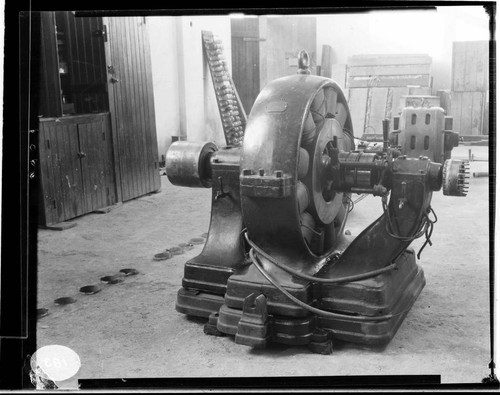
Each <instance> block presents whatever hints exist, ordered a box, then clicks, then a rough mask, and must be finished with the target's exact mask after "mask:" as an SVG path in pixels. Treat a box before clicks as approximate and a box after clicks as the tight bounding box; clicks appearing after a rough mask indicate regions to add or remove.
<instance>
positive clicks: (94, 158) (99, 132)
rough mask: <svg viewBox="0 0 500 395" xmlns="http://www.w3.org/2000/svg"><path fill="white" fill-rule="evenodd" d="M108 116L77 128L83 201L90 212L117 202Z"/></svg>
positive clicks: (97, 118)
mask: <svg viewBox="0 0 500 395" xmlns="http://www.w3.org/2000/svg"><path fill="white" fill-rule="evenodd" d="M108 123H109V119H108V117H106V116H100V117H96V119H95V121H93V122H88V123H81V124H79V125H78V140H79V145H80V156H81V162H82V166H81V168H82V185H83V192H84V194H83V199H84V203H85V206H86V208H87V210H86V211H87V212H91V211H95V210H98V209H100V208H103V207H106V206H111V205H112V204H114V203H116V196H115V188H114V184H115V180H114V171H113V160H112V152H111V144H110V141H111V131H110V128H109V125H108Z"/></svg>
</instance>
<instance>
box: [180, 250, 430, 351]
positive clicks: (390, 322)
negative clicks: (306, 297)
mask: <svg viewBox="0 0 500 395" xmlns="http://www.w3.org/2000/svg"><path fill="white" fill-rule="evenodd" d="M395 263H396V269H395V270H391V271H389V272H386V273H383V274H380V275H378V276H376V277H373V278H370V279H366V280H361V281H354V282H351V283H345V284H332V285H326V284H314V285H312V284H308V287H309V286H313V287H314V292H313V293H314V294H315V295H318V298H317V299H316V301H315V303H314V304H313V306H314V307H316V308H319V309H321V310H326V311H330V312H333V313H336V314H341V315H342V317H340V318H330V317H323V316H318V315H315V314H311V313H308V314H307V315H306V316H286V315H284V314H280V312H279V311H276V308H275V309H274V310H273V313H272V314H271V313H270V312H268V308H267V306H268V302H269V300H267V299H266V297H265V296H264V295H263V294H259V293H256V292H253V293H251V294H249V295H248V296H247V297H246V298H245V303H244V304H243V306H242V308H234V307H230V306H228V305H227V304H225V303H224V296H223V295H216V294H212V293H207V292H201V291H198V290H187V289H184V288H181V289H180V290H179V292H178V296H177V304H176V309H177V311H179V312H181V313H184V314H188V315H195V316H199V317H206V318H209V316H210V318H211V321H210V325H211V327H212V329H214V330H215V329H217V331H218V332H220V334H226V335H232V336H235V341H236V343H240V344H245V345H248V346H252V347H264V346H265V345H266V344H268V343H270V342H276V343H283V344H288V345H309V346H310V347H309V348H310V349H311V350H312V351H314V352H320V353H326V351H328V350H330V349H331V347H330V346H331V341H332V340H333V341H335V340H343V341H348V342H353V343H361V344H366V345H383V344H386V343H388V342H389V341H390V340H391V339H392V338H393V337H394V335H395V334H396V332H397V330H398V328H399V326H400V325H401V323H402V322H403V320H404V318H405V317H406V315H407V313H408V312H409V310H410V309H411V307H412V306H413V304H414V302H415V300H416V299H417V297H418V295H419V294H420V292H421V291H422V289H423V287H424V286H425V277H424V273H423V270H422V268H421V267H420V266H419V265H417V264H416V260H415V253H414V251H413V250H412V249H408V250H406V251H405V252H404V253H403V254H401V255H400V256H399V258H398V259H397V260H396V262H395ZM253 285H254V284H251V287H250V288H254V287H253ZM256 301H257V304H256ZM290 303H292V302H290ZM275 307H276V306H275ZM288 310H289V309H284V310H283V311H285V312H286V311H288ZM380 316H387V318H386V319H382V320H377V317H380ZM357 317H365V319H366V321H363V322H360V321H359V320H357V319H356V318H357ZM370 318H372V319H373V320H370ZM206 333H208V334H210V331H208V332H207V331H206ZM315 350H316V351H315Z"/></svg>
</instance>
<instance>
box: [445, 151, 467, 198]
mask: <svg viewBox="0 0 500 395" xmlns="http://www.w3.org/2000/svg"><path fill="white" fill-rule="evenodd" d="M469 177H470V174H469V161H467V160H460V159H447V160H446V161H445V162H444V164H443V178H442V186H443V194H444V195H446V196H467V192H468V189H469Z"/></svg>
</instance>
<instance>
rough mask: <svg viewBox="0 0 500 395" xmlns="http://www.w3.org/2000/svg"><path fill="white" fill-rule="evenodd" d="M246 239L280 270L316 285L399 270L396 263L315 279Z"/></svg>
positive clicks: (355, 279)
mask: <svg viewBox="0 0 500 395" xmlns="http://www.w3.org/2000/svg"><path fill="white" fill-rule="evenodd" d="M245 238H246V240H247V241H248V244H250V246H251V247H252V249H254V250H255V251H257V252H258V253H259V254H260V255H262V256H263V257H264V258H266V259H267V260H268V261H269V262H271V263H272V264H273V265H275V266H277V267H279V268H280V269H282V270H284V271H286V272H287V273H289V274H291V275H293V276H295V277H298V278H302V279H304V280H308V281H312V282H315V283H321V284H341V283H349V282H353V281H360V280H365V279H367V278H371V277H375V276H378V275H379V274H382V273H386V272H388V271H391V270H397V266H396V264H395V263H392V264H390V265H388V266H385V267H383V268H381V269H377V270H372V271H370V272H366V273H361V274H355V275H352V276H344V277H338V278H333V279H332V278H321V277H315V276H310V275H308V274H304V273H300V272H298V271H296V270H294V269H291V268H289V267H288V266H286V265H283V264H281V263H280V262H279V261H278V260H276V259H275V258H273V257H272V256H271V255H269V254H268V253H267V252H265V251H264V250H262V249H261V248H260V247H259V246H257V245H256V244H255V243H254V242H253V241H252V240H250V238H249V237H248V233H245Z"/></svg>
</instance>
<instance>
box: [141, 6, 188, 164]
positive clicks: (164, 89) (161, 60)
mask: <svg viewBox="0 0 500 395" xmlns="http://www.w3.org/2000/svg"><path fill="white" fill-rule="evenodd" d="M147 26H148V31H149V38H150V39H149V41H150V47H151V66H152V74H153V92H154V105H155V117H156V135H157V139H158V155H159V158H160V159H161V156H162V155H165V152H166V151H167V149H168V147H169V146H170V144H171V142H172V136H178V135H179V134H180V109H179V79H178V61H177V52H178V48H177V30H176V23H175V17H166V16H162V17H159V16H152V17H148V18H147Z"/></svg>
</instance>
